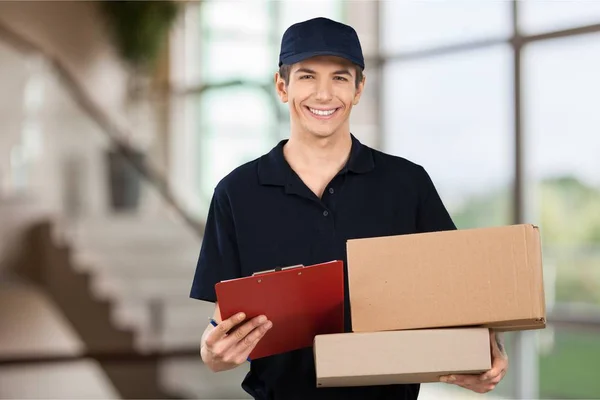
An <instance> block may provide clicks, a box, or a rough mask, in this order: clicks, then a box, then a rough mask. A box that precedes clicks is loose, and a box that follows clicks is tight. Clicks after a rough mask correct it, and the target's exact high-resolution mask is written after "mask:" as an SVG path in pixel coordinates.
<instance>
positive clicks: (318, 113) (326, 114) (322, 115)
mask: <svg viewBox="0 0 600 400" xmlns="http://www.w3.org/2000/svg"><path fill="white" fill-rule="evenodd" d="M306 108H307V109H308V111H309V112H310V113H311V114H312V115H313V116H315V117H317V118H319V119H328V118H331V117H332V116H333V114H335V112H336V111H337V110H339V108H330V109H328V110H319V109H317V108H311V107H306Z"/></svg>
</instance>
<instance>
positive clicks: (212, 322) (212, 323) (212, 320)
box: [208, 318, 252, 361]
mask: <svg viewBox="0 0 600 400" xmlns="http://www.w3.org/2000/svg"><path fill="white" fill-rule="evenodd" d="M208 320H209V321H210V324H211V325H212V326H217V325H219V324H217V321H215V320H214V319H213V318H209V319H208ZM247 360H248V361H252V360H250V357H248V358H247Z"/></svg>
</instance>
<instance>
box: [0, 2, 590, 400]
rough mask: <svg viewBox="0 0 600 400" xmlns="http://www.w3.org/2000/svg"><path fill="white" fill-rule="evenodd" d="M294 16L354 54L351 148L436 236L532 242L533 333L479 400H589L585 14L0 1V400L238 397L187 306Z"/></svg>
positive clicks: (283, 112)
mask: <svg viewBox="0 0 600 400" xmlns="http://www.w3.org/2000/svg"><path fill="white" fill-rule="evenodd" d="M315 16H326V17H331V18H333V19H337V20H339V21H342V22H345V23H348V24H350V25H352V26H354V27H355V29H356V30H357V32H358V34H359V36H360V38H361V41H362V45H363V50H364V52H365V56H366V58H367V68H366V71H365V72H366V76H367V87H366V92H365V95H364V96H363V99H362V101H361V103H360V105H359V106H358V107H357V108H355V110H354V114H353V116H352V125H351V128H352V132H353V133H354V134H355V135H356V136H357V137H358V138H359V139H360V140H361V141H363V142H364V143H366V144H368V145H370V146H373V147H375V148H378V149H381V150H383V151H386V152H389V153H393V154H395V155H399V156H403V157H406V158H408V159H410V160H412V161H415V162H417V163H419V164H422V165H423V166H424V167H425V168H426V169H427V170H428V171H429V173H430V174H431V176H432V178H433V180H434V182H435V183H436V185H437V186H438V188H439V191H440V193H441V195H442V197H443V199H444V201H445V202H446V205H447V207H448V208H449V210H450V212H451V214H452V215H453V217H454V218H455V221H456V223H457V225H458V226H459V228H471V227H485V226H495V225H505V224H512V223H521V222H528V223H534V224H537V225H539V226H540V228H541V231H542V239H543V247H544V268H545V269H544V274H545V275H544V278H545V285H546V301H547V311H548V320H549V325H548V328H547V329H545V330H543V331H530V332H527V333H511V334H509V335H507V336H506V339H507V346H508V350H509V353H510V362H511V366H510V371H509V374H508V376H507V377H506V378H505V380H504V381H503V382H502V383H501V385H499V386H498V388H497V389H496V390H495V391H494V392H492V393H489V394H487V395H485V396H484V397H490V398H498V399H500V398H523V399H524V398H527V399H530V398H545V399H551V398H563V399H565V398H571V399H575V398H577V399H581V398H596V399H597V398H600V367H599V364H598V360H599V359H600V334H599V333H600V1H598V0H578V1H550V0H547V1H530V0H527V1H519V2H517V3H515V2H512V1H508V0H505V1H493V0H472V1H459V0H447V1H433V0H411V1H407V0H393V1H392V0H389V1H375V0H355V1H341V0H319V1H309V0H307V1H291V0H290V1H288V0H280V1H251V0H243V1H242V0H239V1H229V0H212V1H211V0H205V1H202V2H188V1H177V2H131V3H116V2H88V1H73V2H53V1H40V2H36V1H14V2H10V1H2V2H0V397H1V398H80V399H81V398H112V399H116V398H199V399H234V398H247V396H245V395H244V393H243V391H242V390H241V388H240V382H241V379H242V377H243V376H244V374H245V373H246V371H247V366H243V367H240V368H239V369H237V370H235V371H232V372H226V373H220V374H216V375H215V374H213V373H211V372H210V371H208V370H207V369H206V368H204V367H203V365H202V362H201V360H200V357H199V341H200V336H201V333H202V331H203V330H204V328H205V326H206V323H207V317H208V316H209V315H210V314H211V313H212V305H210V304H202V303H200V302H198V301H194V300H191V299H189V298H188V294H189V289H190V285H191V279H192V276H193V271H194V268H195V264H196V259H197V256H198V251H199V248H200V242H201V239H202V232H203V221H204V219H205V218H206V212H207V207H208V202H209V199H210V197H211V195H212V190H213V188H214V186H215V184H216V183H217V182H218V180H219V179H220V178H221V177H223V176H224V175H225V174H226V173H228V172H229V171H230V170H231V169H233V168H234V167H236V166H237V165H239V164H241V163H243V162H245V161H249V160H251V159H253V158H256V157H258V156H259V155H261V154H263V153H265V152H267V151H268V150H269V149H270V148H271V147H273V146H274V145H275V144H276V143H277V142H278V141H279V140H281V139H282V138H286V137H287V135H288V127H289V123H288V112H287V108H286V107H285V106H284V105H282V104H280V103H279V102H278V100H277V97H276V96H275V92H274V87H273V76H274V73H275V71H276V69H277V57H278V49H279V40H280V37H281V35H282V33H283V31H284V30H285V29H286V28H287V27H288V26H289V25H290V24H292V23H294V22H298V21H301V20H305V19H308V18H311V17H315ZM498 301H501V299H498ZM471 397H482V396H480V395H473V394H472V393H470V392H467V391H466V390H463V389H460V388H456V387H454V386H449V385H446V384H427V385H424V386H423V389H422V397H421V398H423V399H434V398H471Z"/></svg>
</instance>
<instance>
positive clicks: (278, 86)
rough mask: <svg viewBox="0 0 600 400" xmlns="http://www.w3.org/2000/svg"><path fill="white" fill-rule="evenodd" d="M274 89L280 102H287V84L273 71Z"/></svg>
mask: <svg viewBox="0 0 600 400" xmlns="http://www.w3.org/2000/svg"><path fill="white" fill-rule="evenodd" d="M275 90H276V91H277V95H278V96H279V99H280V100H281V102H282V103H287V102H288V93H287V86H286V85H285V80H284V79H283V78H282V77H281V75H279V72H275Z"/></svg>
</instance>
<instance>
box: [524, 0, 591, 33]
mask: <svg viewBox="0 0 600 400" xmlns="http://www.w3.org/2000/svg"><path fill="white" fill-rule="evenodd" d="M599 22H600V2H598V1H594V0H576V1H574V0H570V1H548V0H527V1H521V2H520V3H519V28H520V29H521V30H522V31H523V33H525V34H530V35H531V34H536V33H542V32H548V31H553V30H561V29H570V28H575V27H577V26H580V25H591V24H597V23H599Z"/></svg>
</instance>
